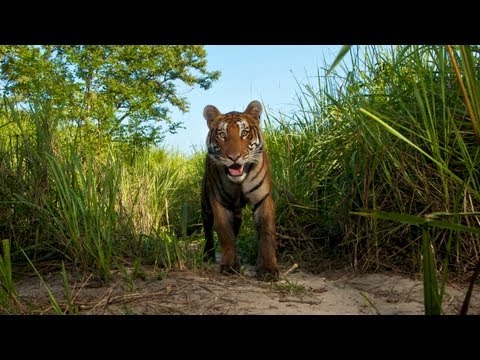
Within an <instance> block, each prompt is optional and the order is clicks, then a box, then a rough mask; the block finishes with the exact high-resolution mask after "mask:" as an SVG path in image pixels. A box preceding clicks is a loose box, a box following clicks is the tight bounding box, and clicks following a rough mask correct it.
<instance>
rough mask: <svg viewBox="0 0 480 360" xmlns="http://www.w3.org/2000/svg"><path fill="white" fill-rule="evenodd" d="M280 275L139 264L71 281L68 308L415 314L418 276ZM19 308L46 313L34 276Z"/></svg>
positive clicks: (451, 302) (55, 278)
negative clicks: (267, 278) (136, 272)
mask: <svg viewBox="0 0 480 360" xmlns="http://www.w3.org/2000/svg"><path fill="white" fill-rule="evenodd" d="M282 273H283V276H282V280H280V281H278V282H276V283H268V282H267V283H266V282H261V281H258V280H256V279H255V278H254V277H253V275H254V272H253V268H251V267H250V268H246V269H245V271H243V274H242V275H230V276H227V275H221V274H219V273H218V266H217V267H212V268H210V269H208V270H197V271H195V272H194V271H187V270H185V271H179V270H176V271H169V272H168V273H161V272H158V271H152V270H151V269H148V268H143V276H141V277H142V278H143V279H142V278H138V277H136V278H135V279H134V278H133V276H129V275H128V274H125V273H124V274H120V273H117V274H115V275H114V277H113V279H112V280H111V281H110V282H109V283H108V284H103V285H102V284H100V283H99V282H98V281H95V280H93V278H92V277H91V276H86V277H85V276H84V277H83V278H81V279H76V280H73V279H71V282H70V285H69V286H70V289H71V298H72V302H71V303H73V305H74V307H71V309H73V310H71V311H70V312H71V313H79V314H83V315H87V314H96V315H99V314H108V315H112V314H119V315H120V314H160V315H161V314H169V315H172V314H183V315H220V314H222V315H237V314H271V315H291V314H292V315H342V314H345V315H404V314H405V315H406V314H408V315H422V314H424V308H423V286H422V282H421V279H420V277H419V278H417V279H414V278H409V277H406V276H401V275H395V274H386V273H377V274H354V273H351V272H348V271H340V270H335V271H328V272H325V273H320V274H312V273H309V272H307V271H306V270H303V269H302V268H301V267H299V268H292V267H291V268H289V269H285V268H284V269H282ZM44 280H45V282H46V283H47V284H48V286H49V288H50V289H51V291H52V293H53V295H54V296H55V298H56V299H57V301H58V302H59V304H60V308H61V309H62V310H64V311H65V312H66V313H67V312H68V310H67V309H68V306H67V302H66V300H65V299H66V297H65V287H64V285H63V281H62V278H61V276H60V274H59V273H58V272H52V273H51V274H47V275H46V276H45V277H44ZM466 289H467V284H448V285H447V289H446V294H445V296H444V305H443V308H444V311H445V314H458V313H459V311H460V308H461V306H462V302H463V299H464V297H465V293H466ZM17 290H18V293H19V296H20V299H21V301H22V303H23V304H24V311H25V313H29V314H50V313H53V308H52V306H51V304H50V302H49V300H48V294H47V291H46V288H45V286H44V285H43V284H42V283H41V282H40V280H39V278H38V277H28V278H24V279H23V280H21V281H19V282H18V283H17ZM469 314H480V288H479V287H478V285H477V286H476V287H475V289H474V292H473V296H472V300H471V305H470V309H469Z"/></svg>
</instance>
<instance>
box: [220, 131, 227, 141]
mask: <svg viewBox="0 0 480 360" xmlns="http://www.w3.org/2000/svg"><path fill="white" fill-rule="evenodd" d="M218 136H219V137H220V139H226V137H227V135H226V134H225V133H223V132H221V133H219V134H218Z"/></svg>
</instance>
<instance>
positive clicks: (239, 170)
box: [228, 165, 243, 176]
mask: <svg viewBox="0 0 480 360" xmlns="http://www.w3.org/2000/svg"><path fill="white" fill-rule="evenodd" d="M228 172H229V174H230V175H231V176H241V175H243V165H232V166H230V167H229V168H228Z"/></svg>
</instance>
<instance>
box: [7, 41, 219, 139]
mask: <svg viewBox="0 0 480 360" xmlns="http://www.w3.org/2000/svg"><path fill="white" fill-rule="evenodd" d="M206 67H207V60H206V52H205V49H204V47H203V46H197V45H195V46H190V45H178V46H177V45H174V46H172V45H165V46H163V45H162V46H151V45H148V46H147V45H145V46H121V45H108V46H99V45H61V46H0V90H1V91H2V93H3V95H6V96H7V97H9V98H10V101H11V102H13V103H15V104H17V105H21V106H22V107H35V106H41V107H42V108H45V107H46V108H48V109H49V113H50V114H51V121H55V123H58V124H61V125H62V126H63V127H67V128H72V129H74V133H75V135H76V137H77V138H85V137H86V138H85V139H84V140H87V139H93V138H96V139H106V140H117V141H122V142H127V143H130V144H135V145H140V146H147V145H150V144H153V143H158V142H160V141H161V140H162V138H163V134H164V131H165V129H164V128H162V127H161V124H162V123H163V124H167V125H168V130H169V131H172V132H173V131H175V129H176V128H178V127H179V126H180V123H178V122H175V121H173V120H172V119H171V118H170V116H169V111H170V109H171V108H172V107H175V108H178V109H179V110H181V111H183V112H185V111H187V110H188V102H187V100H186V98H185V97H182V96H180V95H179V93H178V87H179V86H187V87H194V86H197V85H198V86H200V87H201V88H203V89H208V88H210V87H211V85H212V83H213V82H214V81H215V80H217V79H218V78H219V76H220V72H218V71H208V70H207V68H206Z"/></svg>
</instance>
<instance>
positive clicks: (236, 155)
mask: <svg viewBox="0 0 480 360" xmlns="http://www.w3.org/2000/svg"><path fill="white" fill-rule="evenodd" d="M227 157H228V158H229V159H230V160H232V161H237V160H238V159H240V153H229V154H227Z"/></svg>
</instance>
